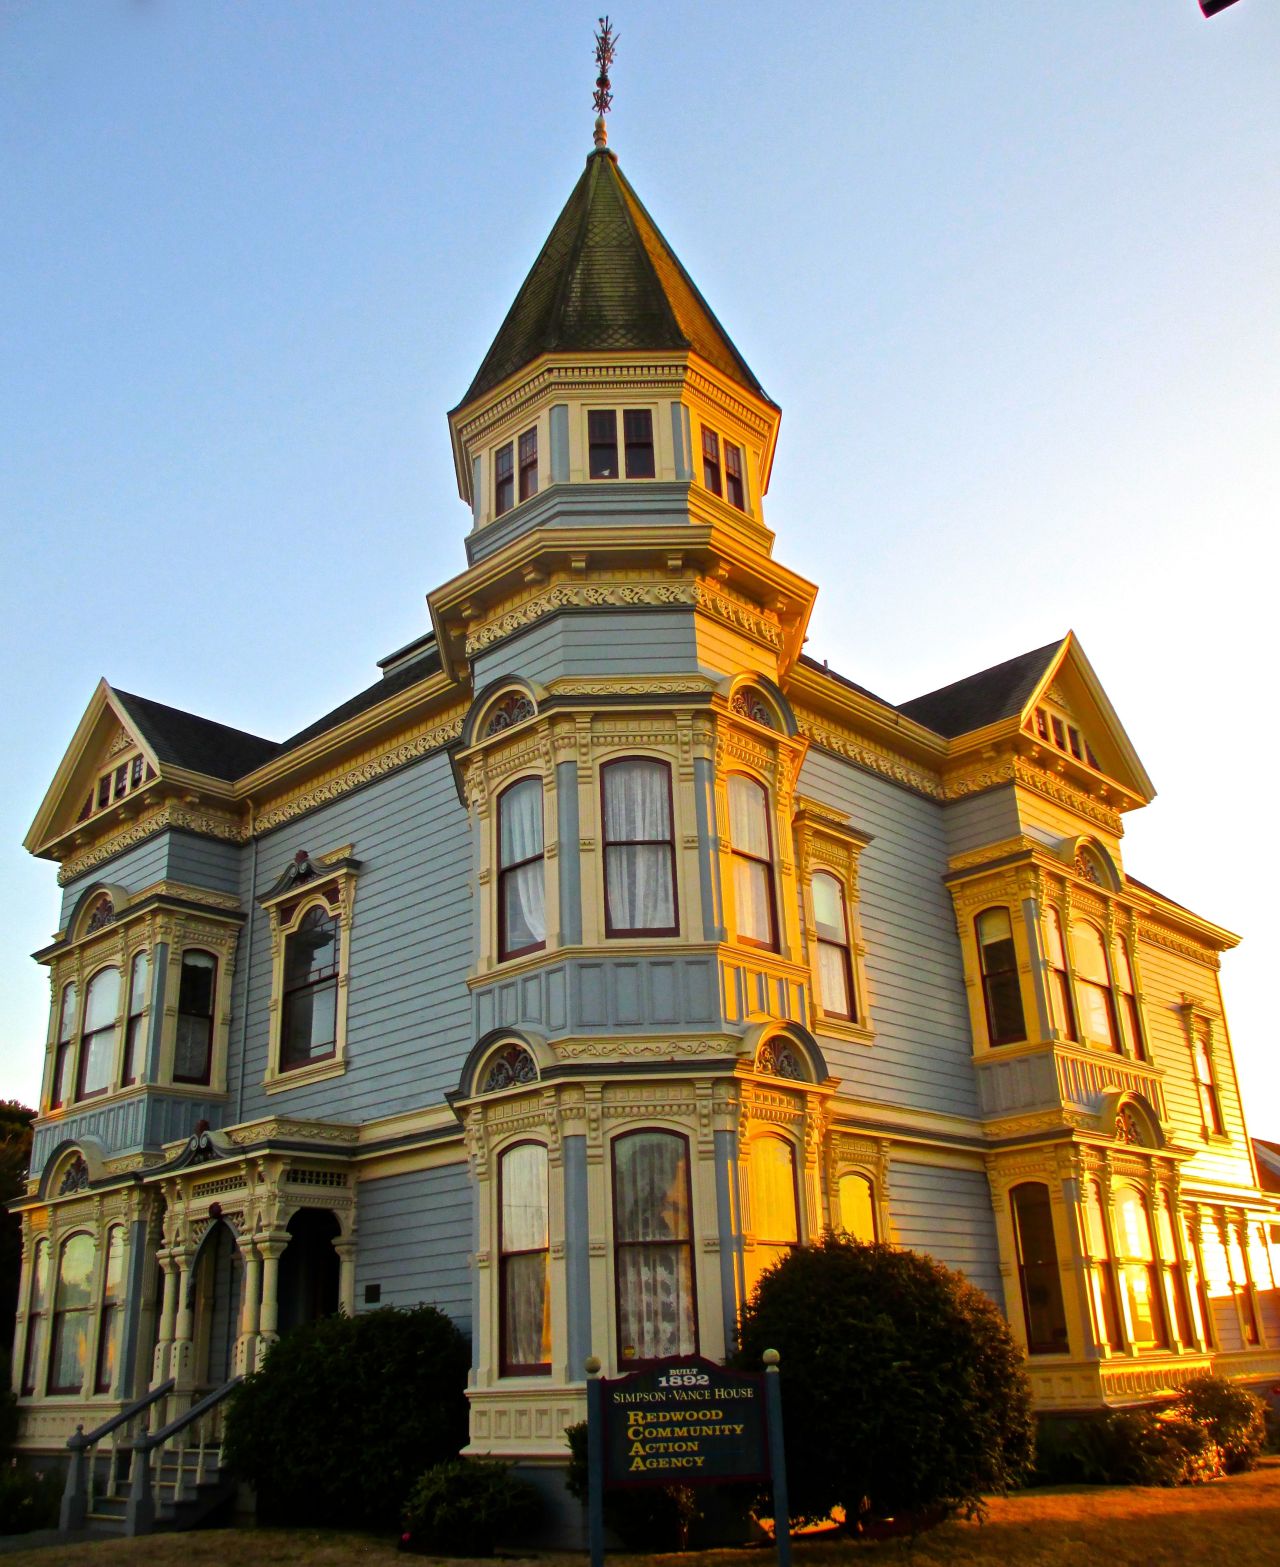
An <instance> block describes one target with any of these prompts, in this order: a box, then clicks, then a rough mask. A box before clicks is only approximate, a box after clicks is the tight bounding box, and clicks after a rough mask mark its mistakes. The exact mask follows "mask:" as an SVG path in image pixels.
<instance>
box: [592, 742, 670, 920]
mask: <svg viewBox="0 0 1280 1567" xmlns="http://www.w3.org/2000/svg"><path fill="white" fill-rule="evenodd" d="M600 791H601V795H602V798H603V802H604V879H605V929H606V932H607V933H608V935H610V936H642V935H643V936H674V935H677V934H678V933H679V921H678V919H677V917H676V846H675V837H674V833H673V830H672V820H671V769H670V768H669V767H668V766H667V764H666V763H665V762H657V761H652V760H650V759H648V758H646V757H641V756H629V757H624V758H623V759H622V760H621V761H617V762H608V763H606V764H605V766H604V767H602V768H601V769H600Z"/></svg>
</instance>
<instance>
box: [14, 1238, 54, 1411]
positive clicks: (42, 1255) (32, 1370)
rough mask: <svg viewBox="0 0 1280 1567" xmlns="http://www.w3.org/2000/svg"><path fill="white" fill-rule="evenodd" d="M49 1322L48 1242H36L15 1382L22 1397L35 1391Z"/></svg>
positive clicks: (28, 1395)
mask: <svg viewBox="0 0 1280 1567" xmlns="http://www.w3.org/2000/svg"><path fill="white" fill-rule="evenodd" d="M48 1321H49V1242H48V1241H43V1240H42V1241H37V1242H36V1247H35V1251H34V1252H33V1253H32V1255H31V1288H30V1293H29V1294H28V1296H27V1342H26V1347H25V1348H24V1349H23V1352H22V1380H21V1382H20V1383H19V1388H20V1391H21V1393H22V1395H23V1397H24V1398H27V1397H30V1395H31V1394H32V1393H34V1392H35V1390H36V1384H37V1382H38V1381H39V1377H40V1362H41V1359H42V1358H43V1356H44V1336H45V1329H46V1328H47V1326H48Z"/></svg>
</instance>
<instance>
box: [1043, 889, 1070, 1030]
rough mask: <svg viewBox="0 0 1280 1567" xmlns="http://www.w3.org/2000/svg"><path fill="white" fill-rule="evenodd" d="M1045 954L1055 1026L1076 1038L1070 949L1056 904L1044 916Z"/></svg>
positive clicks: (1050, 906) (1050, 1005)
mask: <svg viewBox="0 0 1280 1567" xmlns="http://www.w3.org/2000/svg"><path fill="white" fill-rule="evenodd" d="M1044 936H1045V956H1046V958H1047V959H1048V965H1049V972H1048V980H1049V1012H1050V1014H1051V1016H1052V1018H1053V1026H1054V1028H1055V1029H1057V1031H1058V1034H1059V1035H1060V1037H1061V1038H1063V1039H1074V1038H1075V1037H1076V1013H1075V1008H1074V1007H1073V1006H1072V1004H1071V978H1070V975H1069V974H1068V973H1067V952H1066V947H1065V945H1064V944H1063V940H1062V919H1061V916H1060V915H1059V914H1058V911H1057V909H1055V908H1054V907H1053V905H1052V904H1050V905H1049V907H1048V908H1047V909H1046V910H1045V915H1044Z"/></svg>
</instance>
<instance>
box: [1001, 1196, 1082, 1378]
mask: <svg viewBox="0 0 1280 1567" xmlns="http://www.w3.org/2000/svg"><path fill="white" fill-rule="evenodd" d="M1009 1203H1010V1206H1011V1208H1012V1210H1013V1229H1014V1238H1015V1240H1016V1242H1017V1251H1018V1281H1019V1284H1020V1285H1021V1290H1022V1316H1023V1321H1024V1323H1025V1324H1026V1333H1027V1353H1028V1354H1031V1355H1063V1354H1066V1352H1067V1348H1068V1344H1067V1314H1066V1309H1065V1307H1064V1306H1063V1302H1062V1275H1061V1273H1060V1272H1059V1270H1058V1247H1057V1243H1056V1241H1055V1239H1054V1231H1053V1205H1052V1203H1051V1201H1050V1198H1049V1188H1048V1187H1047V1186H1046V1185H1045V1184H1044V1182H1043V1181H1024V1182H1023V1183H1022V1184H1021V1185H1020V1186H1015V1187H1014V1188H1013V1190H1012V1191H1011V1192H1010V1193H1009Z"/></svg>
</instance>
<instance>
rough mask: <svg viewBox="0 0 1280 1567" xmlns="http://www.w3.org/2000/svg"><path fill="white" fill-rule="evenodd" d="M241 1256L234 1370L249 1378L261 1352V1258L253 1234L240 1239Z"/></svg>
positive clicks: (256, 1365) (255, 1367)
mask: <svg viewBox="0 0 1280 1567" xmlns="http://www.w3.org/2000/svg"><path fill="white" fill-rule="evenodd" d="M238 1245H239V1247H240V1255H241V1257H242V1258H243V1259H244V1280H243V1284H242V1289H243V1298H242V1299H241V1302H240V1333H239V1336H238V1337H237V1339H236V1353H235V1362H234V1366H235V1372H236V1375H237V1376H242V1377H247V1376H248V1375H249V1373H250V1372H251V1371H256V1370H257V1369H258V1365H259V1363H260V1361H261V1358H262V1357H261V1356H260V1355H259V1354H258V1322H259V1316H260V1309H261V1294H262V1258H261V1257H259V1255H258V1251H257V1248H256V1246H255V1245H254V1242H253V1237H252V1236H249V1235H245V1236H242V1237H240V1238H239V1241H238Z"/></svg>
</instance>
